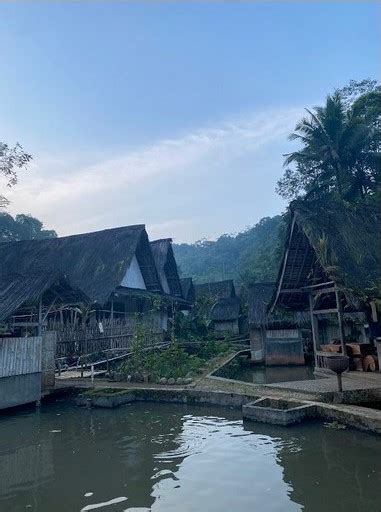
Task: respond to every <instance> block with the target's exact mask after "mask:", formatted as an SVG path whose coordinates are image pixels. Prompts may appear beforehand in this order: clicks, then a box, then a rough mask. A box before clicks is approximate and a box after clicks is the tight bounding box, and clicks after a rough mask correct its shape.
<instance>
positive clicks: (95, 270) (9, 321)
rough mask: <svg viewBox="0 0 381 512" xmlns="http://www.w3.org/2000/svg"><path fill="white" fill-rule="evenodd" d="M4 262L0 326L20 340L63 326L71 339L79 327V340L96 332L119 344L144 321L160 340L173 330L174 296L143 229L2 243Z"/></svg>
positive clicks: (0, 274)
mask: <svg viewBox="0 0 381 512" xmlns="http://www.w3.org/2000/svg"><path fill="white" fill-rule="evenodd" d="M0 262H1V269H0V322H3V325H6V329H7V330H8V332H10V333H11V334H12V335H14V336H23V335H25V334H28V335H31V334H35V333H38V332H41V330H46V329H53V330H58V331H61V328H63V327H62V326H66V327H67V328H66V332H67V333H68V336H70V335H73V333H74V331H75V329H74V325H77V327H78V330H81V333H80V334H79V335H78V336H79V338H80V339H81V340H82V339H83V338H86V339H87V337H88V334H89V333H92V335H91V336H90V337H91V338H99V337H102V338H107V339H108V340H109V344H111V345H112V344H114V346H118V342H117V340H116V339H114V336H117V337H119V339H120V340H121V339H123V336H124V335H127V334H128V333H129V335H131V329H133V326H134V324H136V319H137V317H139V316H140V317H142V316H143V317H144V319H146V320H147V322H149V324H150V326H151V330H152V332H155V333H156V334H158V335H159V334H160V333H161V335H162V334H163V333H164V332H165V331H166V329H167V309H168V308H167V303H168V300H167V299H168V298H167V297H166V294H164V291H163V286H162V284H161V281H160V277H159V275H158V270H157V267H156V265H155V260H154V256H153V254H152V249H151V246H150V243H149V240H148V235H147V233H146V230H145V227H144V225H135V226H126V227H120V228H115V229H107V230H104V231H97V232H94V233H86V234H81V235H73V236H67V237H62V238H55V239H47V240H26V241H21V242H7V243H2V244H0ZM167 282H168V281H167ZM169 282H170V283H171V286H172V282H171V280H169ZM177 286H178V293H181V290H180V285H179V283H178V284H177ZM179 290H180V291H179ZM153 304H154V307H153ZM117 324H118V329H117V331H118V332H117V334H116V331H115V326H116V325H117ZM107 329H109V332H107ZM63 331H65V329H63ZM84 331H86V333H85V332H84ZM111 340H113V343H111ZM67 341H68V340H67ZM74 341H75V340H74V339H73V343H74ZM69 345H70V344H69ZM69 345H68V346H69ZM72 345H73V344H72ZM74 345H75V343H74ZM62 347H63V345H62ZM87 349H88V345H87ZM79 350H81V349H79ZM62 355H63V354H62Z"/></svg>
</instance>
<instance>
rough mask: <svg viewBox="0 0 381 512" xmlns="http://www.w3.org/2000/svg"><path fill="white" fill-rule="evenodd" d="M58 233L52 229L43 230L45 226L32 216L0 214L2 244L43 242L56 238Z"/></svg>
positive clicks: (0, 238)
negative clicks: (19, 241) (30, 241)
mask: <svg viewBox="0 0 381 512" xmlns="http://www.w3.org/2000/svg"><path fill="white" fill-rule="evenodd" d="M56 236H57V233H56V232H55V231H53V230H50V229H43V224H42V222H41V221H39V220H38V219H36V218H34V217H32V216H31V215H23V214H20V215H16V217H14V218H13V217H12V215H9V213H5V212H0V242H10V241H18V240H35V239H36V240H41V239H42V238H54V237H56Z"/></svg>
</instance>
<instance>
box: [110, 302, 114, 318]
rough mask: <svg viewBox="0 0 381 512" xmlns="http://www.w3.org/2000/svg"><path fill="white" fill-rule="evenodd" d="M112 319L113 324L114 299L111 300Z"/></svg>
mask: <svg viewBox="0 0 381 512" xmlns="http://www.w3.org/2000/svg"><path fill="white" fill-rule="evenodd" d="M110 320H111V324H112V322H113V320H114V301H113V300H112V301H111V311H110Z"/></svg>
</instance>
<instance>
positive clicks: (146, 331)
mask: <svg viewBox="0 0 381 512" xmlns="http://www.w3.org/2000/svg"><path fill="white" fill-rule="evenodd" d="M48 329H49V331H56V333H57V345H56V357H57V358H65V357H80V356H82V355H85V354H94V353H98V352H102V351H105V350H112V349H128V348H129V347H130V345H131V341H132V339H133V337H134V335H135V333H136V332H137V330H138V329H139V330H140V331H141V334H142V335H143V336H144V338H145V344H150V343H152V344H157V343H160V342H162V340H163V329H162V318H161V316H160V315H158V314H152V315H149V314H147V315H144V316H143V317H142V318H140V319H137V318H136V316H135V315H131V316H130V317H127V316H126V317H125V318H123V319H106V320H103V321H102V322H101V324H99V323H97V322H92V323H90V324H87V325H85V326H79V325H78V324H75V325H73V324H61V323H59V322H57V323H55V322H50V323H49V325H48Z"/></svg>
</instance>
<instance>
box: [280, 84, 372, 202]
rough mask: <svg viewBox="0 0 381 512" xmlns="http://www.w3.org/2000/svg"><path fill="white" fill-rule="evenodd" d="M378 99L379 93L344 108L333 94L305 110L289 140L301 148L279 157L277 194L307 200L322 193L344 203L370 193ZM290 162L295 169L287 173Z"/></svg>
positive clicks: (362, 98)
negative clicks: (280, 175)
mask: <svg viewBox="0 0 381 512" xmlns="http://www.w3.org/2000/svg"><path fill="white" fill-rule="evenodd" d="M376 100H377V101H376ZM379 100H380V93H379V92H373V93H368V94H365V95H363V96H361V97H360V98H358V99H357V100H356V101H355V102H354V103H353V104H352V105H351V106H350V107H349V108H345V106H344V103H343V101H342V97H341V95H340V93H339V92H336V93H335V94H333V95H332V96H328V97H327V100H326V104H325V105H324V106H323V107H315V109H314V111H311V110H308V109H306V111H307V113H308V117H304V118H303V119H301V121H299V122H298V124H297V125H296V127H295V131H294V133H292V134H291V135H290V136H289V139H290V140H297V141H300V142H301V143H302V146H303V147H302V148H301V149H300V150H297V151H294V152H292V153H290V154H288V155H285V157H286V158H285V162H284V166H285V167H287V169H286V173H285V176H284V178H283V180H281V181H280V182H279V184H278V190H279V192H280V193H281V195H283V196H284V197H292V196H295V195H296V194H297V193H298V192H300V191H301V190H304V191H305V192H306V193H307V196H311V195H313V196H315V197H316V196H320V195H325V194H327V193H328V194H333V195H336V196H338V197H341V198H343V199H347V200H348V199H356V198H358V197H359V196H360V197H364V195H366V194H368V193H370V192H372V191H374V190H375V188H376V185H377V182H378V181H379V165H378V164H379V155H380V132H379V129H378V128H379V119H380V107H379V106H377V105H378V101H379ZM291 163H295V164H296V168H295V169H289V168H288V166H289V165H290V164H291Z"/></svg>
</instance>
